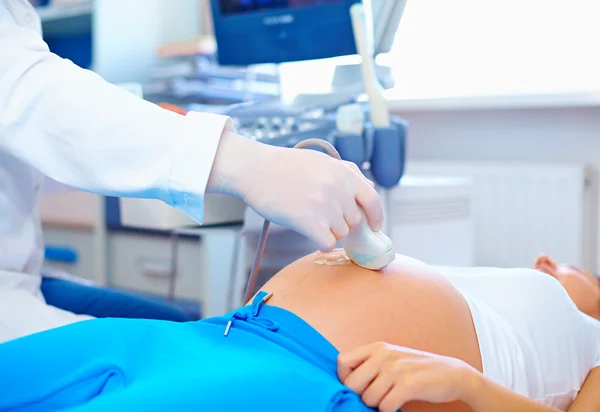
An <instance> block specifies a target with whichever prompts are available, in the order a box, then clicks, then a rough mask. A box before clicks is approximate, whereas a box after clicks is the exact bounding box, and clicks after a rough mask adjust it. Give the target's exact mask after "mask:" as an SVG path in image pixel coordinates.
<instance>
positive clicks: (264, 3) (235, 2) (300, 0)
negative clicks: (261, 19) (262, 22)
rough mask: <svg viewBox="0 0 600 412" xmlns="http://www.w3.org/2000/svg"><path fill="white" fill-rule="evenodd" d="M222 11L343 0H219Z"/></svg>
mask: <svg viewBox="0 0 600 412" xmlns="http://www.w3.org/2000/svg"><path fill="white" fill-rule="evenodd" d="M219 1H220V4H221V13H223V14H239V13H245V12H251V11H267V10H277V9H289V8H294V7H303V6H318V5H324V4H332V3H340V2H342V1H343V0H219Z"/></svg>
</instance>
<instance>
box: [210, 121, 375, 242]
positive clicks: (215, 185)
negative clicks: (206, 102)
mask: <svg viewBox="0 0 600 412" xmlns="http://www.w3.org/2000/svg"><path fill="white" fill-rule="evenodd" d="M207 192H213V193H222V194H230V195H233V196H236V197H238V198H240V199H242V200H244V202H245V203H246V204H248V205H249V206H250V207H251V208H252V209H254V210H255V211H256V212H257V213H258V214H259V215H261V216H262V217H264V218H265V219H268V220H270V221H271V222H273V223H276V224H279V225H282V226H285V227H288V228H290V229H292V230H295V231H296V232H298V233H301V234H303V235H305V236H307V237H308V238H310V239H311V240H313V241H314V242H316V243H317V245H318V247H319V249H320V250H321V251H324V252H327V251H330V250H332V249H333V248H334V247H335V244H336V242H337V241H338V240H340V239H342V238H344V237H345V236H346V235H347V234H348V233H350V231H351V230H353V229H354V228H356V227H357V226H358V225H359V224H360V222H361V220H362V217H361V213H360V209H359V205H360V207H361V208H362V209H363V210H364V212H365V215H366V217H367V220H368V222H369V226H370V227H371V228H372V229H373V230H375V231H377V230H380V229H381V227H382V225H383V208H382V205H381V200H380V198H379V195H378V194H377V192H376V191H375V189H374V188H373V184H372V183H371V182H370V181H369V180H368V179H366V178H365V177H364V175H363V174H362V173H361V172H360V170H359V169H358V167H356V165H354V164H353V163H350V162H343V161H339V160H337V159H334V158H332V157H330V156H328V155H326V154H323V153H320V152H317V151H314V150H307V149H287V148H280V147H275V146H269V145H265V144H261V143H258V142H255V141H252V140H249V139H246V138H244V137H242V136H239V135H237V134H235V133H231V132H225V133H224V134H223V136H222V137H221V141H220V143H219V148H218V150H217V155H216V157H215V162H214V164H213V168H212V171H211V175H210V178H209V181H208V186H207Z"/></svg>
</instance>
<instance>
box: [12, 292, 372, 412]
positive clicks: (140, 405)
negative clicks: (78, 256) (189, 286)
mask: <svg viewBox="0 0 600 412" xmlns="http://www.w3.org/2000/svg"><path fill="white" fill-rule="evenodd" d="M265 295H266V294H265V293H264V292H261V293H260V294H259V295H257V297H256V298H255V299H254V301H253V304H252V305H250V306H245V307H243V308H241V309H239V310H237V311H234V312H232V313H230V314H228V315H226V316H223V317H218V318H211V319H205V320H202V321H199V322H189V323H173V322H165V321H157V320H133V319H98V320H89V321H84V322H80V323H77V324H73V325H69V326H66V327H62V328H58V329H53V330H50V331H47V332H43V333H39V334H35V335H31V336H27V337H25V338H21V339H17V340H14V341H10V342H7V343H5V344H2V345H0V388H1V389H0V391H1V395H0V410H1V411H5V410H11V411H13V410H14V411H49V410H51V411H62V410H68V411H82V412H83V411H87V412H92V411H102V412H113V411H188V410H189V411H238V410H239V411H261V412H268V411H273V412H275V411H278V412H280V411H286V412H295V411H298V412H300V411H302V412H306V411H314V412H317V411H370V410H371V409H370V408H368V407H367V406H365V405H364V404H363V403H362V401H361V399H360V397H359V396H358V395H357V394H356V393H354V392H352V391H351V390H349V389H348V388H346V387H345V386H344V385H343V384H342V383H340V381H339V380H338V378H337V367H336V359H337V355H338V352H337V350H336V349H335V348H334V347H333V346H332V345H331V344H330V343H329V342H328V341H327V340H326V339H325V338H324V337H323V336H322V335H320V334H319V333H318V332H317V331H316V330H314V329H313V328H312V327H311V326H310V325H308V324H307V323H306V322H304V321H303V320H302V319H300V318H299V317H297V316H296V315H294V314H293V313H291V312H288V311H286V310H284V309H281V308H278V307H274V306H264V305H263V303H264V301H265V300H266V299H265Z"/></svg>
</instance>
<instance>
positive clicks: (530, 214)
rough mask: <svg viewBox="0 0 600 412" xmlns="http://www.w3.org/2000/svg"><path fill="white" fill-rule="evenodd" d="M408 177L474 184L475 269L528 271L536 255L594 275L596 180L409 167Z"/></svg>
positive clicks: (571, 169) (572, 168)
mask: <svg viewBox="0 0 600 412" xmlns="http://www.w3.org/2000/svg"><path fill="white" fill-rule="evenodd" d="M406 174H407V175H409V176H445V177H446V176H460V177H468V178H470V179H471V181H472V190H473V193H472V205H471V210H472V214H473V221H474V232H475V233H474V234H473V236H474V255H475V256H474V259H475V264H476V265H478V266H498V267H531V265H532V263H533V262H534V260H535V258H536V257H537V256H538V255H539V254H540V253H548V254H550V255H551V256H553V257H555V258H556V259H557V260H558V261H560V262H566V263H572V264H575V265H582V266H584V267H586V268H589V269H590V270H593V271H596V269H597V268H596V237H597V236H596V227H597V212H596V211H597V183H596V182H597V179H596V173H595V171H594V170H593V169H591V168H588V167H585V166H584V165H578V164H546V163H539V164H536V163H526V164H514V163H474V162H473V163H471V162H416V161H415V162H411V163H410V164H408V165H407V170H406Z"/></svg>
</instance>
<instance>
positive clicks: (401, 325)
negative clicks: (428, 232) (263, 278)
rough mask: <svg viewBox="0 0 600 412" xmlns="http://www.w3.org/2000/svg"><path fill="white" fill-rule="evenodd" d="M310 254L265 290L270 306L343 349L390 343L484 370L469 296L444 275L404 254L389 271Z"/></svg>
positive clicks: (416, 407) (409, 410)
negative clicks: (319, 261)
mask: <svg viewBox="0 0 600 412" xmlns="http://www.w3.org/2000/svg"><path fill="white" fill-rule="evenodd" d="M315 259H316V255H315V254H313V255H308V256H306V257H304V258H302V259H300V260H298V261H296V262H294V263H293V264H291V265H289V266H287V267H286V268H285V269H283V270H282V271H280V272H279V273H278V274H277V275H276V276H274V277H273V278H272V279H271V280H270V281H269V282H267V283H266V284H265V285H264V286H263V288H262V290H265V291H268V292H273V297H272V298H271V299H270V300H269V301H268V304H269V305H275V306H279V307H282V308H284V309H287V310H289V311H291V312H293V313H295V314H296V315H298V316H300V317H301V318H302V319H304V320H305V321H306V322H307V323H309V324H310V325H311V326H312V327H314V328H315V329H316V330H317V331H319V332H320V333H321V334H322V335H323V336H324V337H325V338H326V339H328V340H329V341H330V342H331V343H332V344H333V345H334V346H335V347H336V348H337V349H338V350H340V351H346V350H350V349H354V348H356V347H358V346H361V345H365V344H369V343H373V342H378V341H384V342H388V343H391V344H394V345H399V346H405V347H409V348H413V349H418V350H422V351H427V352H431V353H436V354H440V355H444V356H451V357H454V358H458V359H462V360H464V361H465V362H467V363H469V364H470V365H471V366H473V367H475V368H476V369H478V370H479V371H481V370H482V365H481V356H480V352H479V345H478V342H477V335H476V333H475V328H474V326H473V321H472V318H471V314H470V311H469V308H468V306H467V304H466V302H465V300H464V298H463V297H462V295H461V294H460V293H459V292H458V291H457V290H456V289H455V288H454V287H453V286H452V285H451V284H450V283H448V281H447V280H446V279H445V278H444V277H443V276H442V275H441V274H439V273H438V272H436V271H435V270H433V269H432V268H430V267H428V266H427V265H425V264H423V263H422V262H419V261H417V260H415V259H412V258H408V257H405V256H401V255H397V257H396V260H395V261H394V262H393V263H391V264H390V265H389V266H388V267H387V268H385V269H384V270H382V271H378V272H375V271H370V270H367V269H363V268H360V267H358V266H356V265H354V264H347V265H335V266H331V265H320V264H316V263H315ZM403 410H404V411H405V412H413V411H423V412H426V411H447V412H450V411H468V410H469V409H468V408H467V407H465V406H464V405H460V404H453V405H428V404H423V403H418V404H417V403H415V404H412V405H407V406H406V407H405V408H404V409H403Z"/></svg>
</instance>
